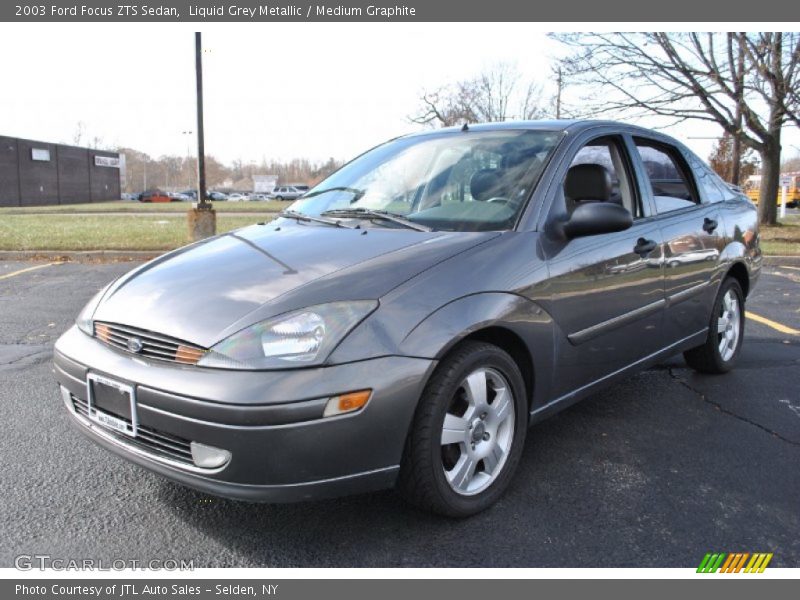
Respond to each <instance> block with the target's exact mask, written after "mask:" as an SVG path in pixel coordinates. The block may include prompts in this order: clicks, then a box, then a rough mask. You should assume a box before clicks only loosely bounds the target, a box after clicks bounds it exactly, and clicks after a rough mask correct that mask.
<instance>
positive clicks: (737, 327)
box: [683, 277, 745, 374]
mask: <svg viewBox="0 0 800 600" xmlns="http://www.w3.org/2000/svg"><path fill="white" fill-rule="evenodd" d="M734 301H735V303H734ZM744 316H745V315H744V294H743V293H742V287H741V286H740V285H739V282H738V281H736V279H734V278H733V277H728V278H727V279H725V280H724V281H723V282H722V285H721V286H720V288H719V292H718V293H717V298H716V300H714V308H713V310H712V312H711V322H710V324H709V328H708V338H707V339H706V342H705V343H704V344H703V345H702V346H698V347H697V348H692V349H691V350H687V351H686V352H684V353H683V357H684V358H685V359H686V362H687V364H688V365H689V366H690V367H692V368H693V369H694V370H695V371H699V372H701V373H712V374H719V373H727V372H728V371H730V370H731V369H732V368H733V367H734V365H735V364H736V360H737V359H738V358H739V350H740V349H741V347H742V341H743V340H744ZM723 342H725V343H723Z"/></svg>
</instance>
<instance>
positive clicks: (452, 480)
mask: <svg viewBox="0 0 800 600" xmlns="http://www.w3.org/2000/svg"><path fill="white" fill-rule="evenodd" d="M526 429H527V401H526V399H525V384H524V382H523V379H522V375H521V373H520V370H519V368H518V367H517V365H516V363H515V362H514V360H513V359H512V358H511V357H510V356H509V355H508V354H507V353H506V352H504V351H503V350H501V349H500V348H498V347H497V346H494V345H492V344H486V343H479V342H467V343H465V344H463V345H461V346H460V347H459V348H457V349H456V350H455V351H454V352H453V353H452V354H450V355H449V356H448V357H447V358H446V359H445V360H444V361H442V363H441V365H440V366H439V368H438V369H437V370H436V372H435V373H434V375H433V377H432V378H431V380H430V382H429V383H428V385H427V386H426V388H425V391H424V392H423V395H422V398H421V400H420V404H419V407H418V408H417V412H416V414H415V416H414V421H413V424H412V427H411V431H410V433H409V437H408V441H407V443H406V449H405V453H404V456H403V461H402V464H401V467H400V476H399V479H398V487H399V490H400V492H401V493H402V494H403V496H404V497H405V498H406V499H407V500H408V501H409V502H411V503H412V504H414V505H416V506H418V507H420V508H423V509H425V510H430V511H432V512H436V513H439V514H442V515H446V516H450V517H465V516H469V515H472V514H475V513H477V512H480V511H482V510H484V509H486V508H488V507H489V506H491V505H492V504H493V503H494V502H496V501H497V500H498V498H499V497H500V496H501V495H502V493H503V492H504V491H505V489H506V488H507V487H508V484H509V483H510V481H511V478H512V476H513V472H514V470H515V469H516V466H517V463H518V462H519V457H520V454H521V452H522V446H523V444H524V441H525V433H526Z"/></svg>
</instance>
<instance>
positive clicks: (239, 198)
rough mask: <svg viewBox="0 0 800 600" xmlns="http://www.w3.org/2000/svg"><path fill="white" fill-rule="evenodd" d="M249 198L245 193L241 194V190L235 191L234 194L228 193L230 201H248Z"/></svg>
mask: <svg viewBox="0 0 800 600" xmlns="http://www.w3.org/2000/svg"><path fill="white" fill-rule="evenodd" d="M248 200H249V198H248V197H247V196H245V195H244V194H240V193H239V192H234V193H233V194H228V202H247V201H248Z"/></svg>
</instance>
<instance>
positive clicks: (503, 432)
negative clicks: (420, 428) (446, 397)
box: [441, 368, 516, 496]
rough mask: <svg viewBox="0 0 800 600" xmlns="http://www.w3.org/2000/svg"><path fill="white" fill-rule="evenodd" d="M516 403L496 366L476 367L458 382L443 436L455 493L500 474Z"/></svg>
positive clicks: (480, 486)
mask: <svg viewBox="0 0 800 600" xmlns="http://www.w3.org/2000/svg"><path fill="white" fill-rule="evenodd" d="M514 406H515V404H514V396H513V391H512V388H511V385H510V384H509V382H508V380H507V379H506V377H505V376H503V375H502V374H501V373H500V372H499V371H497V370H495V369H491V368H479V369H476V370H474V371H472V372H471V373H470V374H469V375H467V376H466V377H465V378H464V379H463V380H462V382H461V383H460V384H459V386H458V388H457V389H456V393H455V395H454V396H453V398H452V400H451V402H450V405H449V406H448V408H447V413H446V414H445V417H444V423H443V426H442V436H441V445H442V448H441V450H442V468H443V469H444V474H445V478H446V479H447V482H448V483H449V484H450V487H451V488H452V489H453V491H455V492H456V493H457V494H460V495H464V496H472V495H475V494H478V493H480V492H482V491H483V490H485V489H486V488H487V487H489V486H490V485H491V484H492V483H493V482H494V481H495V480H496V479H497V477H498V476H499V475H500V473H501V471H502V470H503V467H504V466H505V463H506V460H507V459H508V455H509V452H510V450H511V445H512V442H513V440H514V423H515V420H516V416H515V408H514Z"/></svg>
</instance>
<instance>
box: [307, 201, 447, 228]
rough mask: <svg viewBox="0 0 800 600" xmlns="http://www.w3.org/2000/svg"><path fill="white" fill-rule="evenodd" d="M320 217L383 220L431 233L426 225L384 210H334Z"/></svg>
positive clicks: (359, 208) (357, 208) (358, 208)
mask: <svg viewBox="0 0 800 600" xmlns="http://www.w3.org/2000/svg"><path fill="white" fill-rule="evenodd" d="M322 216H326V217H327V216H329V217H342V218H348V217H351V218H355V219H383V220H384V221H391V222H392V223H397V224H398V225H402V226H403V227H407V228H408V229H415V230H416V231H433V229H432V228H430V227H428V226H427V225H422V224H420V223H415V222H414V221H411V220H409V219H406V218H405V217H404V216H403V215H398V214H395V213H392V212H388V211H385V210H374V209H372V208H362V207H356V208H334V209H331V210H326V211H325V212H324V213H322Z"/></svg>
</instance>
